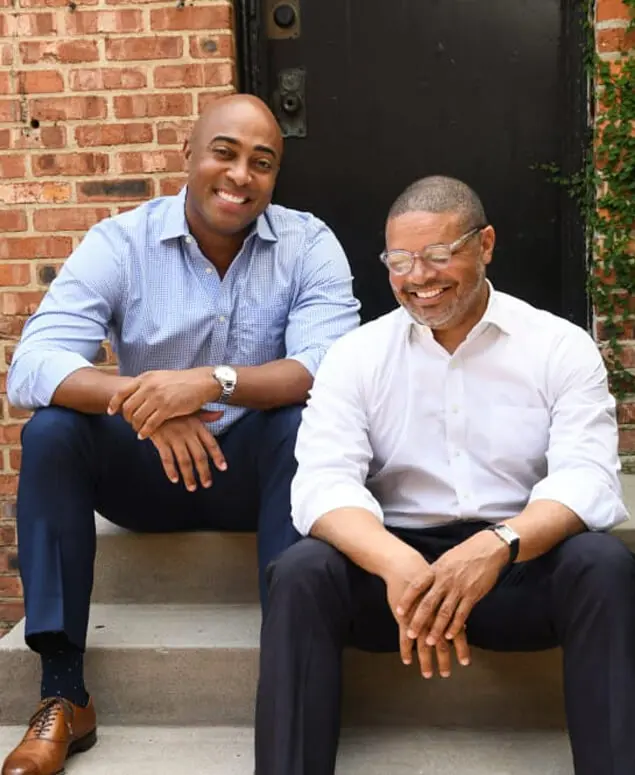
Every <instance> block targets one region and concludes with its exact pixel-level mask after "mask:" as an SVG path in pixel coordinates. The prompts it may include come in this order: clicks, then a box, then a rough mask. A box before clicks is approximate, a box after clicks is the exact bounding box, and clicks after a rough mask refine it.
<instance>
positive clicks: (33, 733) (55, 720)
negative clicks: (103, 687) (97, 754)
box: [2, 697, 97, 775]
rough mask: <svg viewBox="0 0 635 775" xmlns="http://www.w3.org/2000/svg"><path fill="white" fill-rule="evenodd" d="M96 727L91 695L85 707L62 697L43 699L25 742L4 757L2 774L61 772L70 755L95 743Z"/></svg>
mask: <svg viewBox="0 0 635 775" xmlns="http://www.w3.org/2000/svg"><path fill="white" fill-rule="evenodd" d="M96 727H97V718H96V716H95V707H94V706H93V701H92V699H91V700H90V701H89V703H88V705H87V707H85V708H80V707H79V705H73V703H72V702H69V701H68V700H64V699H61V698H60V697H48V698H47V699H45V700H42V702H41V703H40V704H39V706H38V709H37V710H36V711H35V713H34V714H33V716H31V720H30V721H29V728H28V729H27V732H26V734H25V735H24V737H23V738H22V742H21V743H20V744H19V745H18V746H17V748H14V749H13V751H11V753H10V754H9V755H8V756H7V758H6V759H5V762H4V765H3V767H2V775H58V773H60V772H63V770H64V762H65V761H66V759H68V757H69V756H71V755H72V754H74V753H79V752H80V751H87V750H88V749H89V748H92V746H93V745H95V743H96V742H97V729H96Z"/></svg>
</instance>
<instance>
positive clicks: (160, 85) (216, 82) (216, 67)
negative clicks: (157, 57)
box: [154, 62, 233, 89]
mask: <svg viewBox="0 0 635 775" xmlns="http://www.w3.org/2000/svg"><path fill="white" fill-rule="evenodd" d="M232 80H233V66H232V65H231V64H230V63H229V62H214V63H210V64H193V65H192V64H190V65H167V66H161V67H155V68H154V85H155V87H156V88H157V89H179V88H186V89H188V88H192V87H201V86H207V87H210V86H229V85H230V84H231V83H232Z"/></svg>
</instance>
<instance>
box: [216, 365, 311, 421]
mask: <svg viewBox="0 0 635 775" xmlns="http://www.w3.org/2000/svg"><path fill="white" fill-rule="evenodd" d="M234 368H235V369H236V373H237V374H238V381H237V383H236V390H235V391H234V394H233V396H232V397H231V399H230V401H229V403H230V404H234V405H236V406H246V407H247V408H248V409H261V410H262V409H275V408H277V407H279V406H290V405H291V404H303V403H304V402H305V401H306V399H307V396H308V392H309V389H310V388H311V385H312V384H313V377H312V376H311V374H310V373H309V372H308V371H307V369H305V367H304V366H303V365H302V364H301V363H299V362H298V361H295V360H293V359H291V358H289V359H286V360H279V361H270V362H269V363H264V364H262V366H234Z"/></svg>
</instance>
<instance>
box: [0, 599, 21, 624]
mask: <svg viewBox="0 0 635 775" xmlns="http://www.w3.org/2000/svg"><path fill="white" fill-rule="evenodd" d="M23 616H24V604H23V603H21V602H20V603H18V602H15V603H10V602H2V603H0V620H2V621H5V622H8V623H10V624H17V623H18V622H19V621H20V619H22V617H23Z"/></svg>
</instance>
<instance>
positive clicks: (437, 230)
mask: <svg viewBox="0 0 635 775" xmlns="http://www.w3.org/2000/svg"><path fill="white" fill-rule="evenodd" d="M476 225H477V224H472V223H468V224H466V223H465V219H464V218H462V217H461V214H459V213H456V212H444V213H428V212H407V213H404V214H403V215H398V216H396V217H394V218H391V219H390V220H389V221H388V223H387V225H386V249H387V250H408V251H410V252H412V253H415V252H417V251H421V250H422V249H423V248H424V247H426V246H428V245H437V244H440V243H446V244H449V243H451V242H454V240H456V239H458V238H459V237H461V236H462V235H463V234H465V233H466V232H467V231H468V230H469V229H470V228H472V227H473V226H476ZM494 241H495V235H494V230H493V229H492V227H491V226H487V227H486V228H485V229H483V230H482V231H481V232H479V233H478V234H476V235H475V236H474V237H472V238H471V239H469V240H468V241H467V242H466V243H465V244H464V245H463V247H461V248H460V249H459V250H458V251H457V252H456V253H454V254H453V256H452V258H451V260H450V262H449V264H448V265H447V266H446V267H443V268H439V267H434V266H430V264H429V262H426V261H422V260H421V259H417V260H415V262H414V265H413V267H412V271H410V272H409V273H408V274H406V275H395V274H394V273H392V272H391V273H390V285H391V287H392V290H393V293H394V294H395V298H396V299H397V301H398V302H399V303H400V304H401V306H402V307H404V308H405V309H406V310H407V311H408V312H409V313H410V315H411V317H412V318H413V319H414V320H416V321H417V323H421V324H422V325H426V326H429V327H430V328H431V329H433V330H434V331H451V330H452V329H457V330H459V329H460V330H461V331H463V330H465V332H466V333H467V331H468V330H469V329H470V328H472V326H473V325H474V324H475V323H476V322H477V321H478V320H479V319H480V317H481V316H482V314H483V312H484V311H485V306H486V304H487V296H488V291H487V285H486V282H485V267H486V266H487V264H489V263H490V261H491V260H492V252H493V249H494Z"/></svg>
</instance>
